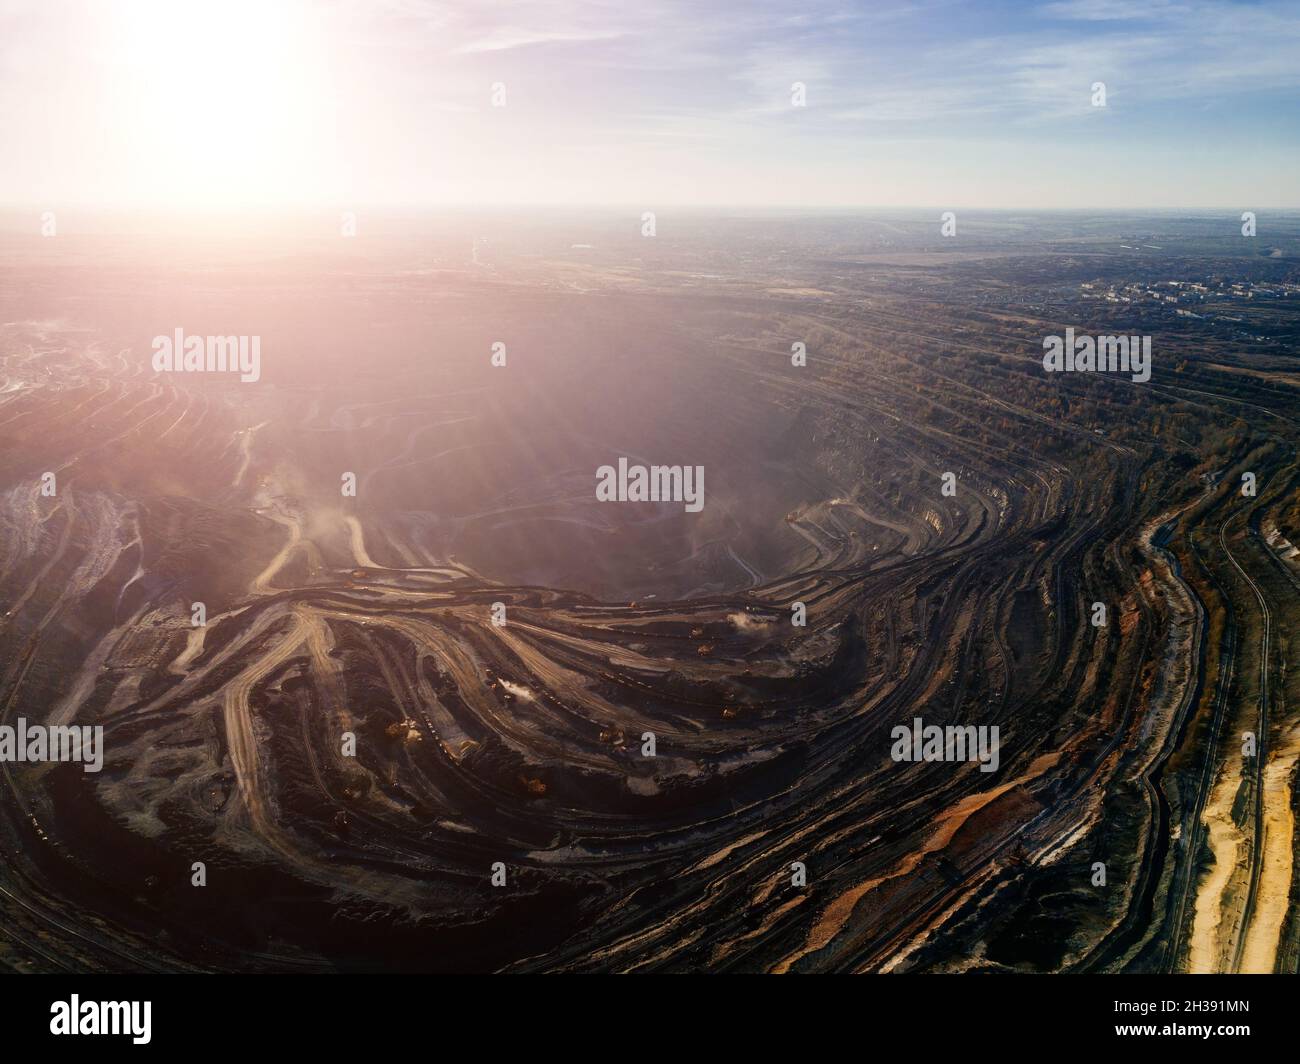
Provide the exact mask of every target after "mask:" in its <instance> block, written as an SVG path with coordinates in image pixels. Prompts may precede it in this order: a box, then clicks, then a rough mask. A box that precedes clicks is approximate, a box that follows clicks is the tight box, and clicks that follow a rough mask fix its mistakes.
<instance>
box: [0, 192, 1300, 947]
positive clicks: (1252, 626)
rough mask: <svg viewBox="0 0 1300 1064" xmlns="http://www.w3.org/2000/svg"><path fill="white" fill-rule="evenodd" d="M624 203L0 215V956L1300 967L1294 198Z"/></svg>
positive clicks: (1299, 434) (1299, 379) (1299, 413)
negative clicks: (1071, 345)
mask: <svg viewBox="0 0 1300 1064" xmlns="http://www.w3.org/2000/svg"><path fill="white" fill-rule="evenodd" d="M494 225H495V226H500V227H502V228H501V231H500V232H498V231H495V230H493V228H492V227H493V226H494ZM507 225H508V226H509V228H506V227H507ZM1220 229H1222V230H1223V232H1225V233H1229V234H1230V235H1228V236H1223V237H1220V236H1218V235H1217V234H1218V233H1219V230H1220ZM677 231H678V232H679V233H680V232H683V231H685V232H687V235H682V236H661V237H659V238H657V239H656V240H654V241H642V240H640V238H639V235H638V234H637V232H636V229H635V227H634V226H629V225H628V224H626V219H608V220H601V219H600V218H597V219H596V220H590V221H587V222H582V223H575V222H574V221H573V220H572V219H565V220H564V222H563V225H561V223H559V222H554V223H549V222H545V221H542V222H538V221H536V220H531V221H530V220H528V219H514V220H510V221H509V222H507V221H503V220H494V219H487V220H482V221H474V220H470V219H458V220H456V221H455V222H445V223H436V224H435V223H432V222H429V223H427V224H426V226H425V228H424V229H422V230H420V231H419V232H418V233H417V232H416V231H415V230H413V229H411V228H409V227H408V228H405V229H403V230H402V231H401V232H400V233H397V234H395V235H392V236H391V237H390V238H384V239H380V238H375V239H373V240H370V241H362V240H359V239H358V240H356V241H339V240H337V239H334V240H333V241H327V240H323V239H313V238H311V237H309V236H302V237H297V236H295V237H293V238H292V239H290V238H289V237H285V236H276V237H269V236H260V237H257V238H256V239H254V238H252V237H250V238H248V239H243V238H236V237H231V238H229V239H227V240H223V241H217V240H215V239H214V240H213V241H212V242H211V243H210V244H205V243H197V244H196V243H176V244H171V243H167V242H165V241H161V242H160V241H154V242H150V241H146V240H144V239H143V238H140V239H126V238H122V239H117V238H109V237H107V236H95V235H84V236H76V235H69V236H61V237H60V238H59V240H58V241H47V242H45V243H41V242H40V240H39V238H36V237H32V238H19V237H8V238H6V243H5V244H4V246H3V247H0V725H3V726H5V727H8V728H10V729H16V728H17V727H18V723H19V721H20V720H21V721H22V722H23V723H22V727H23V729H25V730H24V732H23V734H24V736H27V735H35V734H37V733H36V732H33V731H32V729H33V728H40V729H45V731H43V732H41V733H40V734H43V735H46V736H49V737H51V738H50V741H51V742H53V741H55V739H56V738H57V740H58V741H59V742H60V743H64V744H65V745H62V746H59V747H58V749H60V750H63V749H65V748H68V747H66V743H70V742H71V737H72V736H74V735H77V736H81V735H86V736H93V735H95V734H98V735H100V736H101V738H100V741H99V744H98V747H97V749H96V751H95V756H96V757H98V758H99V759H100V762H101V763H100V764H99V766H98V768H97V769H95V770H93V771H92V770H90V769H91V765H90V764H89V763H88V761H87V760H84V759H83V760H78V759H74V758H73V757H71V756H69V757H66V758H54V757H50V756H44V757H41V758H35V759H31V758H25V757H24V758H19V757H18V756H17V755H16V753H15V754H14V756H0V968H7V969H13V970H17V971H230V970H234V971H288V972H308V971H440V972H478V971H504V972H531V971H546V972H630V971H737V972H768V973H784V972H955V971H968V972H969V971H979V972H1000V971H1057V972H1088V971H1097V972H1184V971H1186V972H1270V971H1295V970H1296V969H1297V966H1298V962H1300V923H1298V921H1297V906H1296V898H1297V896H1300V886H1298V882H1300V881H1298V879H1297V867H1296V860H1295V858H1296V842H1297V833H1296V813H1295V811H1296V808H1297V799H1296V785H1297V762H1298V760H1300V715H1297V709H1296V707H1297V706H1298V705H1300V673H1297V671H1296V668H1295V665H1294V664H1293V663H1294V662H1296V661H1300V550H1298V549H1297V544H1300V503H1298V499H1300V494H1298V491H1297V488H1298V486H1300V467H1298V466H1297V451H1296V448H1297V443H1298V442H1300V403H1298V402H1297V397H1300V391H1298V390H1297V386H1298V385H1300V373H1298V372H1297V365H1296V362H1295V357H1294V343H1295V337H1296V335H1297V328H1298V324H1300V317H1298V315H1297V308H1300V296H1298V293H1300V287H1297V283H1298V282H1300V267H1298V266H1297V262H1298V261H1300V260H1298V259H1297V252H1298V251H1300V237H1298V235H1297V234H1300V223H1298V222H1297V220H1296V219H1294V218H1292V219H1291V220H1290V221H1289V222H1286V221H1285V220H1283V221H1282V222H1274V223H1273V224H1272V229H1271V232H1273V233H1278V232H1280V233H1281V234H1282V235H1280V236H1277V237H1276V238H1275V239H1274V238H1271V239H1273V244H1272V245H1271V247H1272V248H1274V249H1276V250H1277V252H1278V253H1277V254H1271V253H1267V254H1266V253H1264V252H1265V251H1267V250H1268V249H1260V248H1257V247H1255V245H1254V243H1253V242H1250V243H1251V247H1250V248H1248V249H1243V247H1242V245H1243V244H1244V243H1248V242H1245V241H1242V240H1241V239H1240V238H1239V237H1236V238H1235V239H1234V236H1235V235H1236V232H1235V228H1234V225H1233V224H1232V219H1231V218H1229V219H1228V220H1227V222H1224V223H1222V224H1221V220H1218V219H1213V218H1202V217H1199V216H1189V217H1186V218H1184V217H1181V216H1174V215H1172V214H1171V215H1168V216H1162V217H1161V218H1159V219H1154V220H1153V219H1149V218H1146V219H1144V218H1132V217H1115V218H1111V219H1102V220H1100V221H1097V220H1086V221H1084V220H1081V219H1080V218H1078V217H1076V216H1069V217H1067V218H1057V219H1047V220H1044V219H1042V218H1036V219H1034V220H1033V221H1032V224H1031V223H1030V222H1028V221H1026V220H1025V219H1024V218H1022V217H1019V216H1014V215H1006V216H991V217H990V218H988V219H986V220H984V221H982V222H981V221H980V220H979V219H977V218H976V217H975V216H974V215H972V216H971V221H970V223H969V224H968V228H967V229H966V230H964V232H970V233H973V234H975V235H974V236H971V237H970V238H968V239H967V240H966V241H965V242H964V243H962V244H961V245H960V250H953V243H954V242H952V241H949V242H947V243H945V242H944V241H942V240H941V238H940V236H939V233H938V229H937V223H936V222H935V221H934V219H932V218H929V217H928V216H927V217H925V218H916V219H911V218H907V217H901V218H900V217H892V218H891V219H889V220H888V221H887V222H881V221H877V220H873V219H871V218H869V217H865V216H860V215H855V216H852V217H846V218H843V219H836V220H834V221H833V223H826V222H821V223H818V222H816V221H810V220H801V219H798V218H788V217H787V218H773V219H768V220H764V221H761V222H760V221H747V220H737V219H732V220H723V221H719V222H717V223H716V224H712V223H710V224H704V223H703V222H701V223H699V224H696V225H693V226H690V227H688V226H685V225H683V226H679V227H678V228H677ZM1135 232H1138V233H1141V234H1142V236H1143V239H1142V240H1141V241H1140V243H1141V244H1142V245H1143V246H1146V245H1151V246H1154V247H1158V249H1159V250H1153V251H1149V252H1145V253H1143V254H1141V255H1119V254H1117V252H1116V251H1115V248H1116V246H1117V244H1118V241H1119V240H1121V239H1126V237H1125V236H1124V234H1131V233H1135ZM1130 243H1138V241H1137V240H1136V238H1135V239H1134V240H1131V241H1130ZM340 245H344V246H342V247H340ZM1209 276H1215V277H1224V278H1228V279H1229V280H1230V281H1231V283H1232V284H1236V285H1238V286H1245V290H1250V289H1252V288H1253V289H1255V290H1257V291H1259V292H1260V293H1265V294H1261V295H1260V296H1259V297H1258V298H1252V299H1250V300H1247V299H1245V298H1238V297H1240V296H1241V292H1242V289H1241V288H1240V287H1238V288H1236V289H1233V288H1217V289H1216V288H1212V289H1209V290H1208V291H1209V294H1208V298H1204V297H1203V298H1201V299H1199V300H1198V301H1197V308H1198V309H1197V312H1196V314H1195V315H1191V316H1188V315H1178V314H1177V313H1176V311H1175V309H1174V308H1175V307H1176V300H1177V298H1178V294H1179V293H1181V292H1183V291H1184V287H1183V286H1190V285H1192V284H1193V283H1200V282H1201V280H1202V279H1204V278H1206V277H1209ZM1162 286H1163V287H1162ZM1202 287H1205V286H1204V285H1202ZM1110 290H1115V291H1120V290H1124V291H1129V292H1130V296H1131V298H1128V299H1126V300H1116V301H1111V300H1108V299H1105V298H1098V296H1099V295H1101V294H1104V293H1105V292H1107V291H1110ZM1143 292H1147V293H1150V292H1155V293H1157V294H1158V295H1159V297H1160V298H1153V299H1150V300H1146V301H1144V298H1145V297H1143V296H1142V295H1141V293H1143ZM1134 293H1136V294H1134ZM1171 293H1172V294H1173V299H1174V301H1173V302H1171V301H1170V300H1169V299H1165V298H1164V296H1165V295H1168V294H1171ZM1267 293H1275V295H1266V294H1267ZM1067 329H1071V330H1073V332H1072V333H1071V335H1075V334H1077V335H1079V336H1084V335H1087V336H1107V337H1111V336H1119V337H1125V338H1127V337H1130V336H1131V337H1135V338H1145V340H1144V344H1146V348H1145V349H1146V350H1147V351H1148V352H1149V359H1150V365H1149V367H1148V369H1149V374H1148V379H1140V378H1141V376H1142V375H1141V374H1137V373H1130V372H1124V373H1120V372H1114V373H1106V372H1064V371H1063V372H1046V371H1045V370H1044V366H1043V352H1044V341H1045V339H1046V338H1050V337H1059V336H1062V335H1065V333H1066V330H1067ZM178 330H183V333H184V336H185V337H188V338H192V337H199V338H203V337H221V338H236V339H238V338H245V339H249V338H255V340H256V344H257V351H258V355H259V365H258V366H257V372H256V373H253V372H244V373H243V374H242V376H241V374H240V372H238V366H237V365H236V366H233V367H231V366H228V367H226V369H225V370H224V371H223V370H220V369H213V368H212V367H211V366H210V365H209V362H208V359H207V357H206V353H205V354H204V356H203V357H199V356H197V355H196V357H195V359H194V361H193V364H192V369H191V371H187V370H186V368H185V359H184V357H183V353H184V352H183V350H178V351H175V352H172V354H173V355H174V358H173V359H172V361H171V364H170V365H169V366H168V367H166V368H165V369H163V370H159V369H157V368H156V367H155V365H154V358H155V354H156V351H155V348H154V347H153V346H152V343H153V340H154V338H155V337H159V336H161V337H172V336H174V335H176V336H179V335H180V333H179V332H178ZM224 342H226V341H223V343H224ZM183 347H184V344H182V348H183ZM251 349H252V346H251V344H246V345H245V350H251ZM196 350H197V349H196ZM231 350H233V348H232V349H231ZM792 352H793V353H792ZM232 368H233V369H234V370H235V371H234V372H232V371H231V370H232ZM250 378H251V379H250ZM628 465H631V466H640V467H644V468H646V469H648V470H651V471H652V474H653V475H654V476H656V477H659V480H657V481H656V484H660V483H661V484H662V485H663V490H662V491H659V490H658V488H656V491H655V494H656V495H658V496H661V497H658V498H653V497H650V496H649V495H646V496H641V495H638V494H637V493H635V492H634V491H632V490H624V488H623V486H622V481H620V488H619V490H617V491H615V490H610V491H606V492H604V493H603V494H602V492H601V491H599V490H598V489H599V488H600V485H601V483H602V481H603V480H608V477H609V474H602V473H601V472H600V471H601V470H602V469H609V470H618V469H620V468H625V467H627V466H628ZM662 469H668V470H669V471H670V472H669V473H654V472H653V471H654V470H662ZM672 469H677V470H678V472H679V473H686V474H690V477H689V479H687V478H686V477H680V478H679V481H681V482H683V483H685V486H686V488H687V490H688V492H689V491H691V490H693V489H692V487H691V485H693V484H694V474H695V471H699V484H698V487H699V493H698V498H697V497H696V496H695V495H689V496H688V497H686V498H685V499H684V498H683V497H681V493H680V492H677V491H676V488H675V487H674V482H673V480H672V475H670V474H671V470H672ZM674 494H676V495H677V497H675V498H669V497H665V496H670V495H674ZM696 501H698V502H699V504H700V505H698V506H695V505H694V503H695V502H696ZM58 729H67V730H64V731H60V730H58ZM84 729H89V730H84ZM93 729H102V732H94V731H93ZM900 729H901V731H900ZM928 729H933V730H932V731H930V730H928ZM12 734H13V735H14V736H15V740H14V741H13V742H11V746H16V745H18V744H17V743H16V736H17V734H18V733H17V731H14V732H13V733H12ZM90 741H91V740H90V739H87V742H88V743H89V742H90ZM26 742H27V740H26V739H25V740H24V744H25V743H26ZM25 748H26V747H25V745H24V749H25ZM46 749H47V750H48V749H49V747H48V746H47V748H46ZM2 753H3V751H2V750H0V754H2Z"/></svg>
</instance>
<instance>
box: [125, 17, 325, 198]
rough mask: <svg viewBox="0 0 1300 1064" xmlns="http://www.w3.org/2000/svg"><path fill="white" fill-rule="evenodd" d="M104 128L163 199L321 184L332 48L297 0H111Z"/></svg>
mask: <svg viewBox="0 0 1300 1064" xmlns="http://www.w3.org/2000/svg"><path fill="white" fill-rule="evenodd" d="M108 10H110V11H112V12H113V14H112V16H111V17H112V18H113V20H114V24H113V27H112V30H113V36H114V37H115V38H116V40H115V41H114V42H113V45H114V48H115V66H114V69H113V75H112V83H111V85H110V86H109V92H108V98H107V99H106V100H105V101H104V104H103V106H104V110H105V115H104V117H105V119H106V123H105V124H106V126H107V128H108V129H109V130H111V131H113V132H115V133H116V134H117V135H118V136H120V137H121V138H122V139H123V140H124V141H125V142H126V143H125V144H122V145H121V147H123V148H126V149H127V150H128V151H129V155H130V159H131V167H132V170H133V178H135V187H136V188H138V189H140V190H141V191H147V195H150V196H152V197H153V198H154V199H155V200H156V201H157V202H160V203H177V202H184V203H191V204H196V205H203V204H207V205H219V206H229V205H232V204H238V203H257V202H268V201H274V200H288V201H293V200H294V199H296V198H298V197H300V196H303V195H307V196H310V195H311V194H312V192H313V191H314V190H315V189H316V188H318V186H319V181H318V177H319V169H320V164H321V162H322V160H321V153H322V145H325V144H328V143H330V142H331V141H332V139H333V128H332V107H331V105H330V92H329V79H328V77H327V76H326V75H327V73H328V49H327V48H326V43H327V42H326V41H325V39H324V34H323V33H322V31H321V29H320V27H319V25H318V22H317V20H316V18H315V17H313V15H312V13H311V10H310V8H309V7H308V6H307V5H306V4H304V3H298V2H293V0H277V2H274V3H269V2H266V0H222V2H221V3H205V2H194V0H135V2H133V3H129V4H120V5H113V6H112V7H111V8H109V9H108Z"/></svg>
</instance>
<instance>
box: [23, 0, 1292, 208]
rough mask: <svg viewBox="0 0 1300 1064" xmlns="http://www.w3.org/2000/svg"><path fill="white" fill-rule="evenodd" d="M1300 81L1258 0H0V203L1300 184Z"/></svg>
mask: <svg viewBox="0 0 1300 1064" xmlns="http://www.w3.org/2000/svg"><path fill="white" fill-rule="evenodd" d="M794 82H802V83H803V84H804V85H806V93H807V106H805V107H794V106H792V105H791V86H792V84H793V83H794ZM1095 82H1103V83H1104V84H1105V87H1106V106H1105V107H1095V106H1093V105H1092V96H1093V93H1092V85H1093V84H1094V83H1095ZM494 85H503V86H504V94H505V95H504V100H505V106H502V107H494V106H492V91H493V86H494ZM1298 90H1300V6H1298V5H1297V4H1296V3H1294V2H1292V3H1276V2H1267V0H1266V2H1257V3H1235V2H1222V0H1187V2H1162V0H1146V2H1140V3H1139V2H1129V0H1065V2H1057V3H1047V4H1024V3H996V2H994V3H979V4H957V3H923V2H922V3H893V2H876V3H865V4H856V5H855V4H843V3H820V2H817V0H812V2H800V3H773V2H759V3H726V4H704V3H677V2H661V0H637V2H635V3H631V2H623V0H618V2H604V0H602V2H578V0H543V2H524V3H492V4H487V3H467V2H455V3H444V2H433V0H364V2H363V0H336V2H328V0H322V2H319V3H307V2H305V0H278V2H277V0H222V2H215V3H207V2H201V0H169V2H166V3H164V2H162V0H118V2H115V3H112V4H108V3H91V2H89V0H39V2H38V0H0V152H3V160H2V161H3V164H4V165H3V166H0V201H4V202H9V203H15V202H19V203H21V202H41V203H44V202H47V201H50V202H57V201H68V202H77V203H94V202H105V203H118V202H129V203H137V204H143V205H150V204H157V205H160V206H161V205H172V204H195V205H201V206H211V207H221V206H230V205H238V204H244V203H269V204H289V203H302V204H328V205H335V204H349V203H352V204H420V203H431V204H437V203H451V204H465V205H469V206H476V205H482V206H494V205H510V204H527V203H556V204H566V205H578V206H583V205H597V204H628V205H634V206H638V207H652V206H656V205H664V206H667V205H673V204H732V205H740V206H758V205H785V206H809V207H820V206H841V205H861V206H943V207H953V208H958V207H980V206H983V207H1042V208H1058V207H1108V206H1109V207H1162V208H1186V207H1196V206H1204V207H1232V208H1242V209H1245V208H1248V207H1261V206H1284V207H1285V206H1289V207H1295V206H1300V166H1297V162H1298V161H1300V160H1298V155H1300V153H1298V152H1297V147H1298V140H1300V138H1298V133H1300V130H1298V129H1297V117H1296V116H1297V113H1298V109H1297V102H1300V100H1298V96H1300V92H1298Z"/></svg>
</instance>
